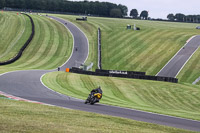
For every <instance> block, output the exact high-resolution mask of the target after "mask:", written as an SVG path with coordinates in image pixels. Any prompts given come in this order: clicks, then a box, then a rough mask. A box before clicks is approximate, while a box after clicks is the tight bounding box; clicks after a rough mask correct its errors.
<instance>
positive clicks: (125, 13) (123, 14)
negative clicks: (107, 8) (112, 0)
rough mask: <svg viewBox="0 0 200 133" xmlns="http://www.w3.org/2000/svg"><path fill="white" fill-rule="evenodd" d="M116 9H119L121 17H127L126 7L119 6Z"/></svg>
mask: <svg viewBox="0 0 200 133" xmlns="http://www.w3.org/2000/svg"><path fill="white" fill-rule="evenodd" d="M118 7H119V8H120V9H121V12H122V16H127V12H128V8H127V6H124V5H121V4H119V5H118Z"/></svg>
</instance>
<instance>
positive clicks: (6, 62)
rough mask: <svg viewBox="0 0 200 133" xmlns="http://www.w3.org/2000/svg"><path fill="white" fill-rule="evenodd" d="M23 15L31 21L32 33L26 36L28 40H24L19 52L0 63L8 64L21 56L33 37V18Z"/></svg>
mask: <svg viewBox="0 0 200 133" xmlns="http://www.w3.org/2000/svg"><path fill="white" fill-rule="evenodd" d="M24 15H26V16H28V17H29V19H30V21H31V25H32V33H31V35H30V37H29V38H28V40H27V41H26V42H25V44H24V45H23V46H22V48H21V49H20V51H19V53H18V54H17V55H16V56H15V57H13V58H12V59H10V60H8V61H5V62H0V65H8V64H11V63H13V62H15V61H16V60H18V59H19V58H20V57H21V56H22V53H23V51H24V50H25V49H26V47H27V46H28V45H29V43H30V42H31V40H32V39H33V36H34V34H35V25H34V22H33V19H32V18H31V17H30V16H29V15H27V14H24Z"/></svg>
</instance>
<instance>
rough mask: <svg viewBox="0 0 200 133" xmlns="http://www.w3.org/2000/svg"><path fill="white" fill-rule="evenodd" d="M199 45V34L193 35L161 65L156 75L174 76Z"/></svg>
mask: <svg viewBox="0 0 200 133" xmlns="http://www.w3.org/2000/svg"><path fill="white" fill-rule="evenodd" d="M199 46H200V35H198V36H195V37H193V38H192V39H191V40H190V41H188V42H187V43H186V45H185V46H184V47H183V48H182V49H180V50H179V51H178V53H176V55H175V56H174V57H173V58H172V59H171V60H170V61H169V62H168V63H167V64H166V65H165V66H164V67H163V69H162V70H161V71H160V72H159V73H158V74H157V76H163V77H176V76H177V75H178V73H179V72H180V71H181V70H182V68H183V67H184V66H185V64H186V63H187V62H188V60H189V59H190V58H191V57H192V55H193V54H194V53H195V52H196V50H197V49H198V48H199Z"/></svg>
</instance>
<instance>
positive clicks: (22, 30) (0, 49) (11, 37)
mask: <svg viewBox="0 0 200 133" xmlns="http://www.w3.org/2000/svg"><path fill="white" fill-rule="evenodd" d="M0 16H1V17H0V40H1V41H0V61H1V62H3V61H7V60H9V59H11V58H12V57H14V56H15V55H16V54H17V53H18V52H19V50H20V49H21V47H22V46H23V45H24V43H25V42H26V41H27V40H28V38H29V36H30V34H31V22H30V20H29V18H28V17H27V16H25V15H17V13H8V12H4V13H0Z"/></svg>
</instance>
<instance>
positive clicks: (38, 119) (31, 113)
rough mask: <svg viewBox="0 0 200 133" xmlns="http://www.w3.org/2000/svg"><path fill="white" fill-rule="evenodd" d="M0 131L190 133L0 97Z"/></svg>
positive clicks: (5, 132) (31, 132)
mask: <svg viewBox="0 0 200 133" xmlns="http://www.w3.org/2000/svg"><path fill="white" fill-rule="evenodd" d="M0 131H1V132H3V133H10V132H30V133H35V132H37V133H44V132H45V133H46V132H48V133H55V132H65V133H66V132H68V133H80V132H81V133H88V132H94V133H99V132H101V133H110V132H115V133H125V132H127V133H130V132H137V133H144V132H148V133H160V132H162V133H177V132H181V133H191V131H185V130H181V129H176V128H171V127H166V126H160V125H156V124H150V123H144V122H137V121H133V120H129V119H123V118H118V117H111V116H106V115H100V114H95V113H88V112H82V111H76V110H69V109H62V108H58V107H50V106H44V105H38V104H32V103H25V102H16V101H13V100H5V99H1V100H0Z"/></svg>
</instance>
